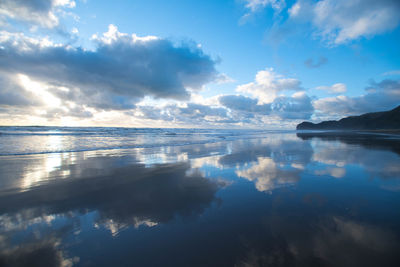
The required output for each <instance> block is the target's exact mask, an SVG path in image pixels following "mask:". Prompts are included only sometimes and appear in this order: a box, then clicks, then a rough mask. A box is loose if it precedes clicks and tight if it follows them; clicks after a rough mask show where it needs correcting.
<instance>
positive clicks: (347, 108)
mask: <svg viewBox="0 0 400 267" xmlns="http://www.w3.org/2000/svg"><path fill="white" fill-rule="evenodd" d="M365 91H366V93H365V94H364V95H362V96H357V97H348V96H344V95H339V96H336V97H327V98H321V99H318V100H316V101H315V102H314V107H315V109H316V110H317V111H318V112H319V113H322V114H325V115H340V116H343V115H358V114H362V113H366V112H373V111H384V110H389V109H392V108H394V107H396V106H397V105H398V104H399V103H400V80H390V79H385V80H382V81H380V82H375V81H371V83H370V85H369V86H368V87H366V88H365Z"/></svg>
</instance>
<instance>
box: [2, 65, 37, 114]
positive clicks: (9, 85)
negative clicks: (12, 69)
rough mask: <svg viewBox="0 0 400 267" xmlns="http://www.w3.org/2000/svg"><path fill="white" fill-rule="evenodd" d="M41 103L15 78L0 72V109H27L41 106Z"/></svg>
mask: <svg viewBox="0 0 400 267" xmlns="http://www.w3.org/2000/svg"><path fill="white" fill-rule="evenodd" d="M42 104H43V102H42V101H41V99H40V98H38V97H37V96H36V95H35V94H34V93H33V92H30V91H28V90H26V89H25V88H24V87H23V86H22V85H21V84H20V81H19V79H18V78H17V77H16V76H12V75H10V76H9V75H4V74H3V73H1V72H0V107H10V106H18V107H27V106H38V105H42Z"/></svg>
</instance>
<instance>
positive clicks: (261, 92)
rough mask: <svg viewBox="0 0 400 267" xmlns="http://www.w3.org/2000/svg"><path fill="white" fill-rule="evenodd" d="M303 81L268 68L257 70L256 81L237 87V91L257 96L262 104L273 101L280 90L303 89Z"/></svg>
mask: <svg viewBox="0 0 400 267" xmlns="http://www.w3.org/2000/svg"><path fill="white" fill-rule="evenodd" d="M301 90H303V88H302V87H301V82H300V80H298V79H294V78H286V77H284V76H282V75H280V74H277V73H276V72H274V70H273V69H272V68H269V69H268V68H267V69H265V70H261V71H259V72H257V74H256V77H255V81H254V82H250V83H247V84H244V85H240V86H238V87H237V88H236V91H237V92H240V93H248V94H251V95H253V96H254V97H257V98H258V100H259V102H260V104H262V103H264V104H268V103H271V102H272V101H273V100H274V99H275V98H276V96H277V94H278V93H279V92H282V91H301Z"/></svg>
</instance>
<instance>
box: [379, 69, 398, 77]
mask: <svg viewBox="0 0 400 267" xmlns="http://www.w3.org/2000/svg"><path fill="white" fill-rule="evenodd" d="M382 75H384V76H392V75H393V76H395V75H396V76H397V75H400V70H392V71H387V72H385V73H383V74H382Z"/></svg>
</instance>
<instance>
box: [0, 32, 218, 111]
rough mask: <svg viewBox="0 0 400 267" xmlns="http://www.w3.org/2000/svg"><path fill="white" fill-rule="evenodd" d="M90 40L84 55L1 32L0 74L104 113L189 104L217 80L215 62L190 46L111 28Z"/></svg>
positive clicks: (65, 48) (76, 51) (66, 46)
mask: <svg viewBox="0 0 400 267" xmlns="http://www.w3.org/2000/svg"><path fill="white" fill-rule="evenodd" d="M94 41H95V42H96V44H97V47H96V49H95V50H93V51H88V50H85V49H83V48H80V47H71V46H70V45H63V44H54V43H52V42H51V41H49V40H47V39H41V40H39V39H34V38H28V37H26V36H25V35H23V34H20V33H18V34H13V33H8V32H4V31H3V32H0V46H1V47H2V50H1V52H2V53H1V55H0V59H1V60H0V62H1V63H0V71H2V72H3V73H4V74H8V75H16V74H18V73H21V74H24V75H26V76H27V77H29V78H30V79H32V80H35V81H38V82H40V83H42V84H46V86H48V87H53V88H59V87H64V88H67V89H68V90H64V91H63V90H61V91H60V90H52V89H49V90H50V91H52V93H53V94H55V95H56V96H57V97H58V98H60V99H62V100H68V101H72V102H75V103H78V104H82V105H87V106H91V107H94V108H97V109H105V110H110V109H130V108H133V107H134V104H135V103H136V102H138V101H139V100H140V99H142V98H143V97H145V96H151V97H154V98H168V99H181V100H182V99H189V96H190V94H191V92H192V91H196V90H200V89H201V88H202V86H203V85H204V84H205V83H207V82H210V81H213V80H214V79H216V77H217V75H218V73H217V71H216V70H215V64H216V63H215V61H214V60H213V59H211V58H210V57H209V56H208V55H205V54H204V53H203V51H202V50H200V49H198V48H196V47H191V46H190V45H186V44H182V45H181V46H174V45H173V44H172V42H170V41H169V40H166V39H161V38H158V37H154V36H145V37H139V36H137V35H135V34H132V35H129V34H126V33H120V32H118V29H117V28H116V27H115V26H114V25H110V27H109V30H108V32H106V33H104V34H103V35H102V36H100V37H97V36H95V38H94ZM0 90H6V89H5V88H1V89H0Z"/></svg>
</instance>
